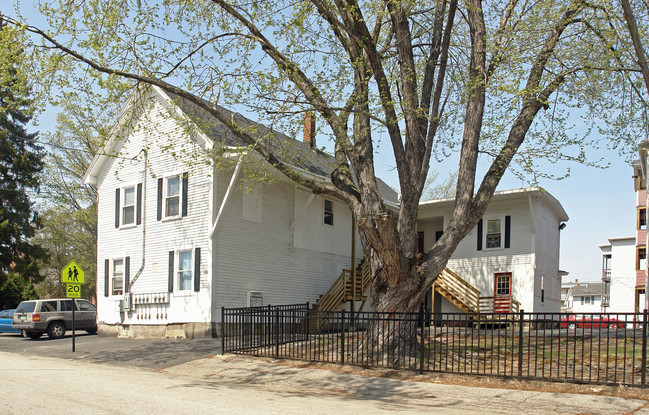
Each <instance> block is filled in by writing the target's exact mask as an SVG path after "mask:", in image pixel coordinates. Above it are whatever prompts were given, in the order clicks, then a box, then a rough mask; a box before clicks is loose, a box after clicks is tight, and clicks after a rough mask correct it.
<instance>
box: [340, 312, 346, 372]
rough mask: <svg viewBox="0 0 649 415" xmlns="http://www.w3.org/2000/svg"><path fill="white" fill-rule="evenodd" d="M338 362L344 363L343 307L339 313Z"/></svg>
mask: <svg viewBox="0 0 649 415" xmlns="http://www.w3.org/2000/svg"><path fill="white" fill-rule="evenodd" d="M340 316H341V317H340V364H341V365H344V364H345V309H344V308H343V309H342V311H341V314H340Z"/></svg>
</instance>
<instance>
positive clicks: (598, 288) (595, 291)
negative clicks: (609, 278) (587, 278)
mask: <svg viewBox="0 0 649 415" xmlns="http://www.w3.org/2000/svg"><path fill="white" fill-rule="evenodd" d="M585 295H602V283H601V282H588V283H580V284H578V285H575V286H574V287H572V296H573V297H581V296H585Z"/></svg>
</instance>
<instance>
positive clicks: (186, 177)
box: [182, 172, 189, 216]
mask: <svg viewBox="0 0 649 415" xmlns="http://www.w3.org/2000/svg"><path fill="white" fill-rule="evenodd" d="M188 194H189V173H188V172H185V173H183V210H182V212H183V216H187V195H188Z"/></svg>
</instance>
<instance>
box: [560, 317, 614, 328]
mask: <svg viewBox="0 0 649 415" xmlns="http://www.w3.org/2000/svg"><path fill="white" fill-rule="evenodd" d="M624 327H626V323H625V322H624V321H619V320H617V319H615V318H614V317H608V316H605V315H602V316H600V315H597V314H595V315H590V314H585V315H570V316H567V317H562V318H561V328H568V329H570V330H573V329H576V328H580V329H606V328H611V329H623V328H624Z"/></svg>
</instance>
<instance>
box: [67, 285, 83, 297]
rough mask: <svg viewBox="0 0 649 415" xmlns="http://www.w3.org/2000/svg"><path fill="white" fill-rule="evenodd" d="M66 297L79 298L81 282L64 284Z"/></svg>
mask: <svg viewBox="0 0 649 415" xmlns="http://www.w3.org/2000/svg"><path fill="white" fill-rule="evenodd" d="M65 292H66V297H68V298H81V284H65Z"/></svg>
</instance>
